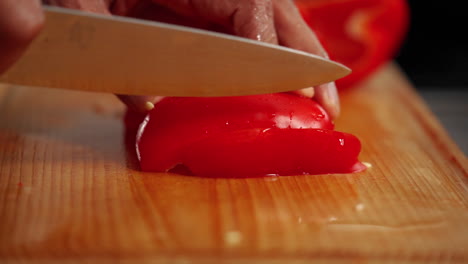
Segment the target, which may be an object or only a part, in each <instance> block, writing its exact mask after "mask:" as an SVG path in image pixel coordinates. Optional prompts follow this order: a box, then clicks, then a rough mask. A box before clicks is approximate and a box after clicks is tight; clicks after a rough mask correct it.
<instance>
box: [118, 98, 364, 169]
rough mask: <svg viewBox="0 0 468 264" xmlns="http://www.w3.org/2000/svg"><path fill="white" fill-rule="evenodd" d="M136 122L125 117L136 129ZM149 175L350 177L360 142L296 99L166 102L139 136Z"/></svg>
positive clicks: (356, 166) (159, 105) (306, 102)
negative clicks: (177, 172) (178, 171)
mask: <svg viewBox="0 0 468 264" xmlns="http://www.w3.org/2000/svg"><path fill="white" fill-rule="evenodd" d="M135 119H136V117H135V116H134V117H132V116H131V115H129V116H128V117H127V126H132V123H133V126H135V124H136V123H138V122H135V121H134V120H135ZM136 134H137V136H136V148H137V154H138V157H139V160H140V166H141V169H142V170H143V171H154V172H167V171H171V170H173V169H174V168H176V169H177V168H180V166H181V165H182V166H184V167H185V171H189V173H190V174H193V175H198V176H208V177H251V176H265V175H270V174H275V175H299V174H324V173H350V172H356V171H360V170H363V169H364V168H365V166H364V165H362V164H361V163H360V162H359V161H358V160H357V157H358V154H359V152H360V149H361V145H360V142H359V140H358V139H357V138H356V137H355V136H353V135H351V134H346V133H342V132H338V131H334V130H333V123H332V122H331V120H330V118H329V116H328V114H327V113H326V112H325V111H324V110H323V108H322V107H321V106H320V105H319V104H317V103H316V102H315V101H313V100H310V99H308V98H302V97H298V96H296V95H291V94H268V95H254V96H241V97H218V98H191V97H183V98H182V97H166V98H164V99H163V100H161V101H160V102H158V103H157V104H156V105H155V108H154V109H153V110H152V111H151V112H150V113H149V114H148V115H147V116H146V118H145V120H144V121H143V122H142V123H141V125H140V126H139V128H138V132H137V133H136Z"/></svg>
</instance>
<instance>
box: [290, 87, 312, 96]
mask: <svg viewBox="0 0 468 264" xmlns="http://www.w3.org/2000/svg"><path fill="white" fill-rule="evenodd" d="M294 93H296V94H298V95H301V96H304V97H307V98H312V97H314V95H315V88H314V87H309V88H304V89H301V90H297V91H294Z"/></svg>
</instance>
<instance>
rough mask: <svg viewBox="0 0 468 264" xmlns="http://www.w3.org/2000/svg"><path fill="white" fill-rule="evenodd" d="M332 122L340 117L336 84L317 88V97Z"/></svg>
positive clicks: (332, 83)
mask: <svg viewBox="0 0 468 264" xmlns="http://www.w3.org/2000/svg"><path fill="white" fill-rule="evenodd" d="M314 98H315V99H316V100H317V102H319V103H320V104H321V105H322V106H323V108H324V109H325V111H327V112H328V114H329V115H330V118H331V119H332V120H334V119H336V118H338V116H339V115H340V111H341V109H340V99H339V96H338V90H337V88H336V85H335V83H334V82H331V83H327V84H322V85H319V86H317V87H316V88H315V97H314Z"/></svg>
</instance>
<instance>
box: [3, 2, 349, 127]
mask: <svg viewBox="0 0 468 264" xmlns="http://www.w3.org/2000/svg"><path fill="white" fill-rule="evenodd" d="M2 1H6V2H8V3H10V6H9V8H10V9H12V8H13V7H14V8H16V9H18V8H19V7H18V4H16V5H15V6H13V2H16V3H18V2H20V3H19V4H21V3H23V6H24V5H25V4H24V2H29V5H32V4H31V2H35V3H36V4H37V1H32V0H30V1H27V0H16V1H15V0H2ZM45 2H46V3H48V4H52V5H58V6H62V7H68V8H75V9H81V10H84V11H90V12H94V13H100V14H116V15H124V16H133V17H138V18H147V19H152V20H157V21H162V22H169V23H176V24H182V25H187V26H195V27H201V28H206V29H211V30H216V31H221V32H225V33H230V34H235V35H238V36H241V37H246V38H250V39H255V40H259V41H264V42H269V43H274V44H280V45H283V46H287V47H290V48H294V49H298V50H302V51H306V52H309V53H314V54H317V55H319V56H323V57H327V54H326V52H325V50H324V49H323V47H322V46H321V44H320V43H319V41H318V39H317V37H316V36H315V34H314V32H313V31H312V30H311V29H310V28H309V27H308V26H307V24H306V23H305V22H304V21H303V20H302V18H301V16H300V14H299V12H298V10H297V9H296V7H295V5H294V3H293V1H292V0H191V1H188V0H114V1H112V0H48V1H45ZM2 5H4V6H6V5H5V3H2ZM29 8H30V9H31V10H32V8H31V7H29ZM5 9H6V8H2V9H1V10H5ZM33 11H34V10H33ZM33 11H31V12H33ZM35 11H37V6H36V9H35ZM16 12H20V11H17V10H16ZM0 14H1V13H0ZM35 16H37V17H41V16H40V15H38V14H35ZM0 20H2V16H0ZM3 20H5V19H3ZM10 20H11V19H10ZM36 20H37V21H41V19H36ZM39 24H40V23H39ZM8 25H9V24H6V26H5V25H4V26H3V28H8ZM1 28H2V26H1V25H0V29H1ZM39 28H40V27H38V29H39ZM34 29H36V28H34ZM29 31H31V32H30V35H31V36H34V34H35V33H36V31H33V30H29ZM29 31H28V32H29ZM33 33H34V34H33ZM30 35H28V37H29V36H30ZM0 36H2V32H1V31H0ZM7 36H8V35H7ZM30 39H31V38H24V39H21V38H19V40H18V39H17V40H15V41H16V42H17V43H21V45H18V47H19V48H16V50H17V51H16V53H15V54H16V55H15V56H10V57H11V58H10V59H9V60H10V64H11V61H13V60H14V59H15V58H16V57H18V56H19V54H20V53H21V51H22V49H24V47H26V45H27V43H28V41H30ZM21 47H22V48H21ZM1 61H7V60H4V59H3V58H2V57H0V66H1V65H2V62H1ZM4 64H5V65H7V63H4ZM5 67H7V66H5ZM0 70H1V68H0ZM298 93H299V94H302V95H304V96H307V97H313V96H314V97H315V99H316V100H317V101H318V102H319V103H320V104H321V105H322V106H323V107H324V108H325V109H326V110H327V111H328V112H329V114H330V116H331V117H332V118H336V117H337V116H338V115H339V111H340V108H339V99H338V94H337V91H336V86H335V85H334V83H329V84H325V85H320V86H318V87H315V89H314V88H307V89H303V90H300V91H298ZM314 94H315V95H314ZM119 98H121V99H122V101H124V102H125V103H126V104H127V105H128V106H129V107H131V108H134V109H136V110H140V111H146V110H147V109H148V104H147V102H148V101H150V102H152V101H154V100H155V97H141V96H119Z"/></svg>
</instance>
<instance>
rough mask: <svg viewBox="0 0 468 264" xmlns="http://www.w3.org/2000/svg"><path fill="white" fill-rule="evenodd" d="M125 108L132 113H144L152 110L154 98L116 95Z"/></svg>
mask: <svg viewBox="0 0 468 264" xmlns="http://www.w3.org/2000/svg"><path fill="white" fill-rule="evenodd" d="M117 97H119V99H120V100H122V102H123V103H124V104H126V105H127V107H128V108H129V109H131V110H133V111H136V112H140V113H146V112H148V111H150V110H151V109H153V108H154V104H153V102H154V101H155V97H152V96H137V95H120V94H119V95H117Z"/></svg>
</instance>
